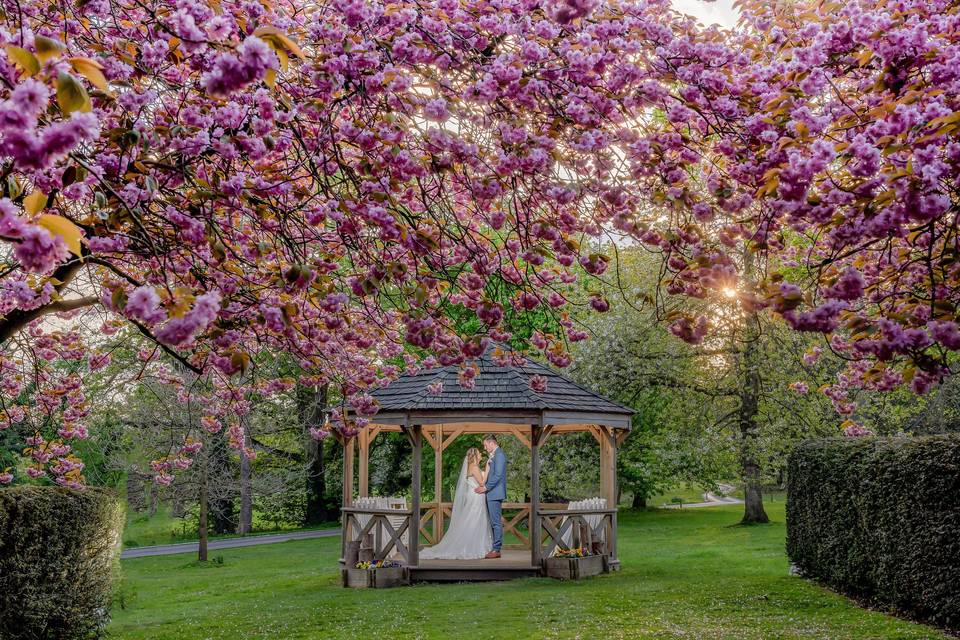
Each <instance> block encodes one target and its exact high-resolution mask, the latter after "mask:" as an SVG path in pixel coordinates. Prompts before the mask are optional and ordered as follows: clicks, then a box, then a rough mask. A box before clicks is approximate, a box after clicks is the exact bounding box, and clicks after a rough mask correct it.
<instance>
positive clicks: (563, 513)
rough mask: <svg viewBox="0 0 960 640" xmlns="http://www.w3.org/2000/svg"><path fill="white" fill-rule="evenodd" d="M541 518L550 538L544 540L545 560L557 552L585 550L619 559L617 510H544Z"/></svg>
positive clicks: (542, 539) (546, 536)
mask: <svg viewBox="0 0 960 640" xmlns="http://www.w3.org/2000/svg"><path fill="white" fill-rule="evenodd" d="M539 515H540V518H539V520H540V526H541V528H542V530H543V532H544V533H545V534H546V535H545V536H542V538H541V545H542V547H541V552H542V555H543V557H547V556H549V555H550V554H551V553H552V552H553V550H554V549H557V548H560V549H563V548H584V549H588V550H590V552H591V553H600V554H602V555H606V556H609V557H611V558H616V555H617V535H616V527H617V521H616V516H617V511H616V509H577V510H569V509H568V510H543V511H541V512H540V514H539ZM591 520H594V521H595V522H591ZM568 533H569V534H570V535H569V537H568V535H567V534H568Z"/></svg>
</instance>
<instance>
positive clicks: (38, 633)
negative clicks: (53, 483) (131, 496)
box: [0, 486, 123, 640]
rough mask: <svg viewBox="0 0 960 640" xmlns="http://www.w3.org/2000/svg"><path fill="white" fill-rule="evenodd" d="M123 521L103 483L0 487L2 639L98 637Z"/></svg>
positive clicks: (106, 615) (105, 616)
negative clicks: (82, 486) (97, 486)
mask: <svg viewBox="0 0 960 640" xmlns="http://www.w3.org/2000/svg"><path fill="white" fill-rule="evenodd" d="M122 528H123V508H122V506H121V504H120V501H119V500H118V498H117V496H116V495H115V494H114V493H112V492H110V491H107V490H102V489H85V490H83V491H74V490H71V489H64V488H61V487H33V486H22V487H12V488H6V489H0V639H2V640H27V639H29V640H47V639H50V640H53V639H57V640H74V639H77V638H96V637H98V636H99V635H100V634H101V632H102V631H103V629H104V628H105V627H106V624H107V622H108V621H109V613H110V601H111V598H112V596H113V593H112V588H113V576H114V573H115V568H116V562H117V554H118V552H119V550H120V533H121V531H122Z"/></svg>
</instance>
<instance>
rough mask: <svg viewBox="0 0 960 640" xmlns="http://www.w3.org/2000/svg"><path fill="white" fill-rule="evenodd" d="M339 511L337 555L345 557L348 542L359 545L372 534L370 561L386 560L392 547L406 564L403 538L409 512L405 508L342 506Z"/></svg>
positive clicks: (407, 560)
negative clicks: (341, 520)
mask: <svg viewBox="0 0 960 640" xmlns="http://www.w3.org/2000/svg"><path fill="white" fill-rule="evenodd" d="M341 511H342V512H343V531H342V533H341V557H344V556H345V550H346V545H347V543H348V542H359V543H361V544H362V543H363V541H364V539H365V537H366V536H367V535H372V536H373V559H374V561H379V560H386V559H387V558H389V557H390V554H391V553H392V552H393V551H394V550H396V552H397V553H398V554H399V555H400V557H401V558H402V561H403V563H404V564H408V565H409V564H410V549H409V540H406V541H405V540H404V535H405V534H406V533H407V531H408V530H409V529H410V519H411V516H412V512H411V511H410V510H409V509H370V508H358V507H345V508H343V509H342V510H341ZM407 537H408V538H409V536H407Z"/></svg>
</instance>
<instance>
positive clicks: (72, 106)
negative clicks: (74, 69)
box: [57, 73, 93, 114]
mask: <svg viewBox="0 0 960 640" xmlns="http://www.w3.org/2000/svg"><path fill="white" fill-rule="evenodd" d="M57 104H59V105H60V108H61V109H62V110H63V112H64V113H66V114H70V113H73V112H74V111H90V110H91V109H92V108H93V106H92V105H91V104H90V96H88V95H87V90H86V89H84V88H83V85H82V84H80V81H79V80H77V79H76V78H74V77H73V76H72V75H70V74H69V73H60V75H58V76H57Z"/></svg>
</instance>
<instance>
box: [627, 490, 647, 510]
mask: <svg viewBox="0 0 960 640" xmlns="http://www.w3.org/2000/svg"><path fill="white" fill-rule="evenodd" d="M631 506H632V507H633V508H634V509H646V508H647V497H646V496H645V495H643V494H642V493H634V494H633V504H632V505H631Z"/></svg>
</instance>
